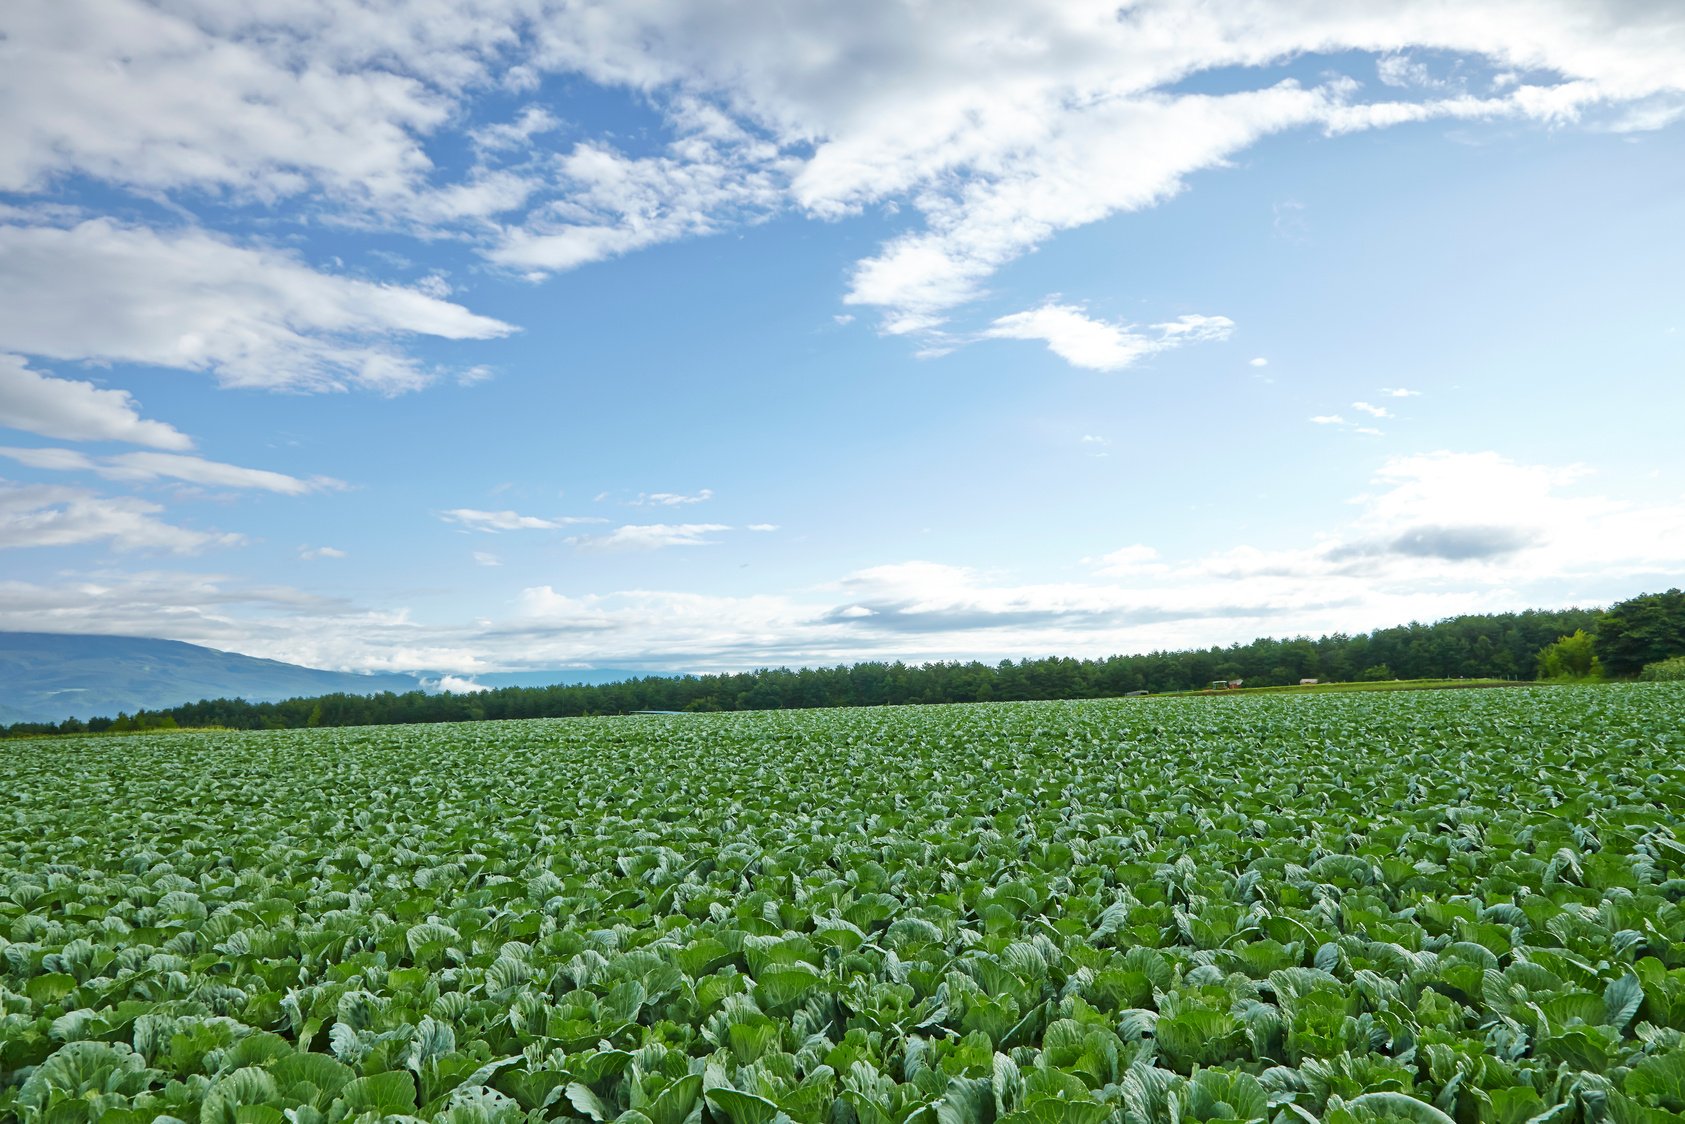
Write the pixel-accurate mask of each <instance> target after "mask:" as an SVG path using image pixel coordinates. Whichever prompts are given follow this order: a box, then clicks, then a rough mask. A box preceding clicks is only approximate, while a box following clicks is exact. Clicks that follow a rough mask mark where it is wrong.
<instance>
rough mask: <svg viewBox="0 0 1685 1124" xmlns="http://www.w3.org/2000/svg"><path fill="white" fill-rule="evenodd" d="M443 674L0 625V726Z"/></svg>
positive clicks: (519, 676) (501, 682) (534, 674)
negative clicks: (308, 663)
mask: <svg viewBox="0 0 1685 1124" xmlns="http://www.w3.org/2000/svg"><path fill="white" fill-rule="evenodd" d="M662 674H671V673H663V672H654V671H643V670H637V669H629V668H558V669H553V670H537V671H509V672H489V673H484V674H481V675H478V676H475V675H465V676H459V677H457V678H459V679H461V680H464V681H467V682H470V683H473V684H474V685H475V686H476V687H481V688H495V687H503V686H516V685H519V686H538V685H545V684H549V683H558V684H571V683H613V682H618V681H620V680H623V679H632V678H637V677H640V676H644V675H662ZM442 676H443V673H439V672H418V673H415V674H410V673H403V672H356V671H329V670H327V669H325V668H315V667H305V666H302V665H300V664H292V663H285V662H283V661H281V660H271V659H264V658H262V657H260V656H248V655H244V654H242V653H240V652H228V651H224V650H222V649H219V648H211V647H208V646H205V645H202V644H189V643H187V642H185V641H182V640H160V639H156V638H154V637H146V636H117V635H104V634H86V633H60V632H0V725H3V724H10V723H14V722H61V721H63V720H64V719H66V718H71V717H75V718H81V719H84V720H85V719H88V718H92V717H95V716H101V717H111V716H114V715H116V714H118V713H119V712H122V713H126V714H133V713H134V712H135V711H137V710H164V709H168V708H170V707H173V706H181V705H183V704H185V703H192V702H198V701H199V700H201V699H218V698H242V699H245V700H247V701H248V702H278V701H280V700H282V699H289V698H300V697H309V696H316V695H328V694H351V695H376V694H380V693H381V692H383V691H392V692H395V693H398V694H403V693H405V692H409V691H422V690H427V691H435V690H437V689H438V683H439V680H440V679H441V678H442Z"/></svg>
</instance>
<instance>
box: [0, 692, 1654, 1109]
mask: <svg viewBox="0 0 1685 1124" xmlns="http://www.w3.org/2000/svg"><path fill="white" fill-rule="evenodd" d="M9 748H10V749H11V752H10V753H8V754H7V755H5V756H4V757H0V791H4V792H6V793H7V794H8V795H9V797H10V801H9V803H7V804H5V805H4V806H0V824H3V825H4V831H3V832H0V1119H4V1120H12V1119H17V1120H20V1121H22V1122H24V1124H48V1122H59V1121H88V1122H100V1124H104V1122H111V1124H127V1122H129V1121H136V1122H140V1121H154V1120H164V1121H166V1122H167V1121H172V1120H173V1121H181V1122H184V1124H185V1122H191V1121H205V1122H215V1124H362V1122H371V1124H372V1122H376V1121H381V1120H399V1121H403V1120H425V1121H433V1122H440V1124H522V1122H534V1121H619V1122H622V1124H973V1122H976V1124H989V1122H995V1124H1070V1122H1078V1124H1081V1122H1088V1124H1148V1122H1158V1121H1166V1120H1181V1121H1187V1122H1190V1124H1192V1122H1200V1124H1230V1122H1235V1124H1251V1122H1253V1121H1269V1122H1270V1124H1275V1122H1277V1121H1286V1122H1288V1124H1291V1122H1293V1121H1307V1120H1308V1121H1321V1122H1324V1124H1336V1122H1339V1124H1359V1122H1364V1124H1372V1122H1381V1121H1403V1122H1409V1124H1445V1122H1446V1121H1448V1120H1449V1121H1457V1122H1460V1124H1476V1122H1479V1124H1526V1122H1529V1121H1541V1122H1556V1124H1569V1122H1570V1121H1587V1122H1600V1121H1605V1120H1608V1121H1614V1122H1615V1124H1629V1122H1660V1121H1666V1120H1672V1119H1677V1118H1678V1117H1679V1116H1680V1115H1681V1114H1685V910H1682V907H1681V904H1680V902H1681V900H1682V899H1685V842H1682V841H1681V840H1680V839H1679V838H1678V837H1677V835H1676V826H1675V825H1677V823H1678V822H1679V817H1678V809H1679V808H1681V807H1685V771H1682V769H1681V767H1680V764H1679V762H1680V761H1681V759H1682V752H1681V751H1682V750H1685V690H1682V689H1681V688H1679V687H1677V686H1675V685H1672V684H1633V685H1620V686H1612V687H1606V688H1579V687H1564V688H1555V689H1518V690H1513V691H1504V692H1455V693H1444V694H1430V693H1421V694H1408V695H1406V694H1374V695H1354V696H1339V695H1330V696H1325V697H1301V698H1274V697H1268V696H1263V697H1254V698H1245V699H1233V700H1224V701H1222V702H1216V701H1214V700H1204V699H1179V700H1133V701H1131V702H1129V703H1121V702H1120V703H1112V702H1082V703H1045V704H1009V705H990V706H976V707H965V708H900V709H881V708H880V709H869V710H868V709H860V710H848V711H830V712H819V711H814V712H799V713H767V714H751V715H729V714H725V715H710V716H692V717H685V718H678V719H662V718H655V719H584V720H563V721H537V722H527V723H499V724H478V725H456V726H432V727H390V728H363V729H324V730H313V731H297V732H281V731H276V732H271V733H266V734H240V733H227V734H220V735H209V736H203V735H196V736H187V735H170V734H156V735H150V736H146V737H132V738H97V739H96V738H89V739H83V740H61V741H54V742H35V743H17V744H14V745H13V746H11V747H9Z"/></svg>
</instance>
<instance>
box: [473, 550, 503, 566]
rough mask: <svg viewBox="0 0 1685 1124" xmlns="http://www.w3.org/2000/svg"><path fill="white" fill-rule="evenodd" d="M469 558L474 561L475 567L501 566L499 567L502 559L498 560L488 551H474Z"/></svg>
mask: <svg viewBox="0 0 1685 1124" xmlns="http://www.w3.org/2000/svg"><path fill="white" fill-rule="evenodd" d="M470 557H472V558H473V559H474V565H476V566H501V565H503V559H501V558H499V557H498V556H497V555H495V554H493V553H491V552H490V551H486V550H476V551H474V553H473V554H472V555H471V556H470Z"/></svg>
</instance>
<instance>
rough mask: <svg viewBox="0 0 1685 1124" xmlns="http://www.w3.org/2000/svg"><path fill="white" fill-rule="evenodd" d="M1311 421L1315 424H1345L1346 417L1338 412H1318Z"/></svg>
mask: <svg viewBox="0 0 1685 1124" xmlns="http://www.w3.org/2000/svg"><path fill="white" fill-rule="evenodd" d="M1311 421H1312V422H1313V423H1314V424H1316V425H1345V424H1346V419H1345V418H1343V417H1341V416H1340V415H1339V414H1318V415H1316V416H1315V417H1314V418H1312V419H1311Z"/></svg>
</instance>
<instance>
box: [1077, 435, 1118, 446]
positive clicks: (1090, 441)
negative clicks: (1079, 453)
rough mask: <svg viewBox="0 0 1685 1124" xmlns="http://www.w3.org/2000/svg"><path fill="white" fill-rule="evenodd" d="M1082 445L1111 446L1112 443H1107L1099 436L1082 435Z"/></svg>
mask: <svg viewBox="0 0 1685 1124" xmlns="http://www.w3.org/2000/svg"><path fill="white" fill-rule="evenodd" d="M1082 444H1084V445H1110V444H1111V442H1110V441H1107V440H1106V439H1105V438H1104V437H1100V436H1098V435H1097V434H1093V433H1085V434H1083V435H1082Z"/></svg>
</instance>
